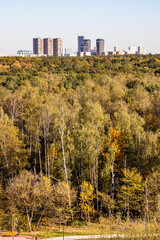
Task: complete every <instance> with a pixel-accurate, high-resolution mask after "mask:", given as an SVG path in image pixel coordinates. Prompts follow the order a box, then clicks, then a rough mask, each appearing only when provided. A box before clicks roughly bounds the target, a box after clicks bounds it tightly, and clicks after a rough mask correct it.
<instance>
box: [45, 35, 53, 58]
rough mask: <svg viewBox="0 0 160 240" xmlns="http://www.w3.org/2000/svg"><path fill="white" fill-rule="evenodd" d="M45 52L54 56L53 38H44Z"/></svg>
mask: <svg viewBox="0 0 160 240" xmlns="http://www.w3.org/2000/svg"><path fill="white" fill-rule="evenodd" d="M43 54H46V55H47V56H53V39H52V38H44V39H43Z"/></svg>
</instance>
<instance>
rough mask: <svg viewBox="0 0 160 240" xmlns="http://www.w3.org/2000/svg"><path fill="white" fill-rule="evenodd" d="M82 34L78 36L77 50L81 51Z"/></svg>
mask: <svg viewBox="0 0 160 240" xmlns="http://www.w3.org/2000/svg"><path fill="white" fill-rule="evenodd" d="M83 40H84V36H78V52H80V51H81V45H82V44H83Z"/></svg>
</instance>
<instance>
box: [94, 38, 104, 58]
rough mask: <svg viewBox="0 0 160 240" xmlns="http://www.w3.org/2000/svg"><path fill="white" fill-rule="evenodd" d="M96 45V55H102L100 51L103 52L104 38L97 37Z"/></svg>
mask: <svg viewBox="0 0 160 240" xmlns="http://www.w3.org/2000/svg"><path fill="white" fill-rule="evenodd" d="M96 47H97V55H102V53H103V52H104V39H97V40H96Z"/></svg>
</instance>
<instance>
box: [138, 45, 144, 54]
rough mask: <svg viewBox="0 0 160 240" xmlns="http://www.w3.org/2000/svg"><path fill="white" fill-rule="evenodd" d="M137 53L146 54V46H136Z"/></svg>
mask: <svg viewBox="0 0 160 240" xmlns="http://www.w3.org/2000/svg"><path fill="white" fill-rule="evenodd" d="M138 54H142V55H145V54H146V48H145V47H143V46H139V47H138Z"/></svg>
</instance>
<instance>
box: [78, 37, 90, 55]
mask: <svg viewBox="0 0 160 240" xmlns="http://www.w3.org/2000/svg"><path fill="white" fill-rule="evenodd" d="M90 51H91V40H90V39H84V40H83V43H82V44H81V48H80V52H90Z"/></svg>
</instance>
